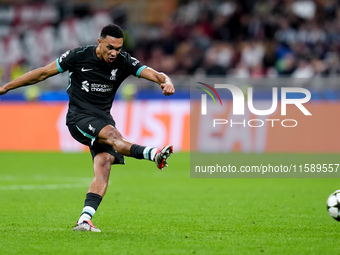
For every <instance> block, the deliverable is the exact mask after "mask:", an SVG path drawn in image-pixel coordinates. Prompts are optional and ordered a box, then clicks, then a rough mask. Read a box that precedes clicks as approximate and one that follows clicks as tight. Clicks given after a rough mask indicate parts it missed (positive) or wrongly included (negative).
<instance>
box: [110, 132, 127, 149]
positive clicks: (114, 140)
mask: <svg viewBox="0 0 340 255" xmlns="http://www.w3.org/2000/svg"><path fill="white" fill-rule="evenodd" d="M107 142H108V144H110V145H111V146H113V147H114V148H115V149H116V150H117V149H119V148H120V147H121V146H122V143H123V139H122V136H121V135H120V134H119V133H118V131H116V130H109V131H108V132H107Z"/></svg>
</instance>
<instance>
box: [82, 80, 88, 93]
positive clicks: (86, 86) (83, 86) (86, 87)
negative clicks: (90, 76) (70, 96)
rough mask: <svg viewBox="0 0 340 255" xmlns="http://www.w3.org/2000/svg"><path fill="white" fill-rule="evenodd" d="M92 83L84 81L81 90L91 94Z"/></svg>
mask: <svg viewBox="0 0 340 255" xmlns="http://www.w3.org/2000/svg"><path fill="white" fill-rule="evenodd" d="M89 87H90V83H89V82H88V81H83V82H82V83H81V89H82V90H85V91H86V92H89V91H90V88H89Z"/></svg>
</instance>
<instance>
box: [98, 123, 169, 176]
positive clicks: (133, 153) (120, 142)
mask: <svg viewBox="0 0 340 255" xmlns="http://www.w3.org/2000/svg"><path fill="white" fill-rule="evenodd" d="M96 141H97V142H98V143H100V144H108V145H111V146H112V147H113V148H114V149H115V150H116V151H117V152H118V153H120V154H122V155H124V156H130V157H133V158H136V159H148V160H151V161H154V162H155V163H156V165H157V167H158V168H159V169H161V170H163V167H164V166H168V164H167V159H168V158H169V157H170V155H171V154H172V153H173V147H172V145H167V146H164V147H161V148H154V147H147V146H140V145H137V144H133V143H131V142H129V141H127V140H125V139H124V138H123V136H122V135H121V133H120V132H119V131H118V130H117V129H116V128H115V127H114V126H112V125H107V126H105V127H104V128H102V129H101V130H100V132H99V134H98V136H97V139H96Z"/></svg>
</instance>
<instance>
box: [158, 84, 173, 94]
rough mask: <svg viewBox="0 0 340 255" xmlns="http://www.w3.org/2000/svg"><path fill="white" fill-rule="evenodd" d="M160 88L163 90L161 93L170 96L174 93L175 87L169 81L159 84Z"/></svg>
mask: <svg viewBox="0 0 340 255" xmlns="http://www.w3.org/2000/svg"><path fill="white" fill-rule="evenodd" d="M161 88H162V90H163V95H165V96H171V95H173V94H174V93H175V87H174V85H173V84H172V83H171V82H169V81H168V82H166V83H162V84H161Z"/></svg>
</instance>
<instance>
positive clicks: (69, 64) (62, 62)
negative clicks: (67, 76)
mask: <svg viewBox="0 0 340 255" xmlns="http://www.w3.org/2000/svg"><path fill="white" fill-rule="evenodd" d="M76 61H77V59H76V49H73V50H68V51H66V52H65V53H64V54H62V55H61V56H60V57H59V58H57V59H56V63H57V67H58V70H59V72H60V73H63V72H66V71H69V70H71V71H72V68H73V67H74V64H75V63H76Z"/></svg>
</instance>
